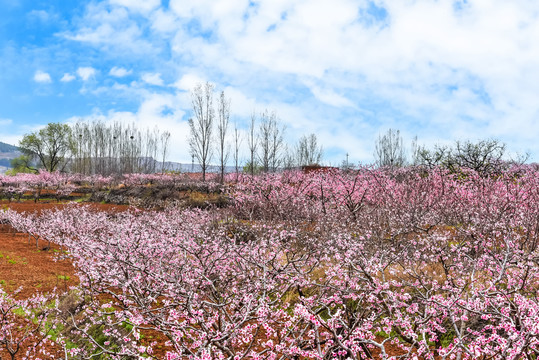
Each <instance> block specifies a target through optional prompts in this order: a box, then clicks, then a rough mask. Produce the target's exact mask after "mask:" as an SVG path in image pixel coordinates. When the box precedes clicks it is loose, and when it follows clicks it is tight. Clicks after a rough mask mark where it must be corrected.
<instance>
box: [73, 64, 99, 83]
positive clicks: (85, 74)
mask: <svg viewBox="0 0 539 360" xmlns="http://www.w3.org/2000/svg"><path fill="white" fill-rule="evenodd" d="M95 74H96V70H95V69H94V68H93V67H89V66H86V67H79V68H78V69H77V75H79V77H80V78H81V79H82V80H83V81H88V80H89V79H91V78H93V77H94V76H95Z"/></svg>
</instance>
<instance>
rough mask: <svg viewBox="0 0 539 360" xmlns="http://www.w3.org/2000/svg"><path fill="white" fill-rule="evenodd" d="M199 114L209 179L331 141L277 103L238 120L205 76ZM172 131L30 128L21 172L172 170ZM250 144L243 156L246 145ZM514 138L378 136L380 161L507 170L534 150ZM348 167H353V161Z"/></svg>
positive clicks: (285, 163) (198, 145)
mask: <svg viewBox="0 0 539 360" xmlns="http://www.w3.org/2000/svg"><path fill="white" fill-rule="evenodd" d="M190 97H191V110H192V117H191V118H190V119H189V120H188V124H189V134H188V145H189V152H190V155H191V156H192V159H193V162H194V161H195V159H196V162H197V163H198V164H199V165H200V168H201V172H202V179H203V180H204V181H205V180H206V173H207V171H208V169H209V166H210V164H216V163H217V165H218V167H219V179H220V181H221V182H223V181H224V176H225V171H226V168H227V166H228V165H229V164H230V161H232V164H233V167H234V170H235V172H236V173H240V172H241V171H243V172H246V173H249V174H251V175H254V174H256V173H259V172H266V173H267V172H275V171H278V170H281V169H291V168H296V167H301V166H305V165H319V164H320V163H321V161H322V158H323V153H324V150H323V147H322V146H321V145H320V144H319V141H318V138H317V136H316V135H315V134H306V135H303V136H301V137H300V139H299V140H298V141H297V142H296V143H295V144H288V143H287V142H286V141H285V138H284V134H285V131H286V126H285V125H284V124H283V123H282V122H281V120H280V119H279V117H278V115H277V113H276V112H275V111H270V110H268V109H265V110H263V111H261V112H257V111H253V112H252V114H251V116H250V119H249V122H248V126H247V128H246V129H240V128H238V125H237V123H236V122H235V121H234V122H233V123H232V122H231V121H230V114H231V101H230V99H229V98H228V97H227V96H226V94H225V92H224V91H220V92H217V91H216V89H215V86H214V85H213V84H211V83H209V82H206V83H199V84H197V85H196V86H195V87H194V88H193V89H192V90H191V92H190ZM170 140H171V134H170V133H169V132H168V131H160V130H159V129H157V128H154V129H152V130H150V129H145V130H141V129H138V128H137V127H136V126H135V125H134V124H128V125H125V124H122V123H120V122H114V123H111V124H109V123H104V122H102V121H91V122H88V121H86V122H85V121H79V122H77V123H75V124H73V125H67V124H60V123H51V124H48V125H47V126H46V127H45V128H44V129H41V130H39V131H36V132H33V133H30V134H26V135H25V136H24V137H23V139H22V140H21V141H20V142H19V148H20V149H21V151H22V153H23V155H22V156H21V157H19V158H16V159H14V160H13V161H12V167H13V168H14V169H13V170H12V172H13V173H16V172H36V171H37V169H38V168H43V169H45V170H47V171H50V172H53V171H62V172H74V173H81V174H85V175H91V174H100V175H104V176H108V175H112V174H129V173H154V172H164V171H166V170H167V166H166V165H167V161H166V160H167V155H168V153H169V146H170ZM244 148H245V149H246V151H247V154H246V156H245V163H244V164H243V165H241V164H242V149H244ZM506 150H507V149H506V145H505V144H504V143H502V142H500V141H499V140H496V139H486V140H479V141H477V142H472V141H456V142H455V143H454V144H453V145H436V146H434V148H431V149H428V148H426V147H425V146H419V145H418V143H417V137H416V138H414V140H413V141H412V144H411V147H410V150H409V151H408V150H407V149H406V146H405V145H404V142H403V139H402V136H401V134H400V131H399V130H394V129H389V130H387V132H385V133H381V134H380V135H379V136H378V138H377V139H376V140H375V150H374V163H375V165H376V166H377V167H403V166H408V165H420V166H425V167H429V168H430V167H433V166H441V167H445V168H447V169H450V170H451V171H456V170H457V169H459V168H463V167H466V168H470V169H473V170H475V171H477V172H479V173H482V174H494V173H498V172H499V171H501V169H502V168H503V167H504V166H506V165H507V164H508V163H509V162H513V163H514V162H520V163H523V162H525V161H526V160H527V158H528V157H527V156H520V157H518V158H517V159H514V160H511V159H509V161H507V151H506ZM343 167H346V168H349V167H350V165H349V164H348V161H346V164H344V163H343Z"/></svg>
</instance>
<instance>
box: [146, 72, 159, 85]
mask: <svg viewBox="0 0 539 360" xmlns="http://www.w3.org/2000/svg"><path fill="white" fill-rule="evenodd" d="M142 81H144V82H145V83H147V84H150V85H156V86H163V85H164V83H163V79H161V74H159V73H146V74H143V75H142Z"/></svg>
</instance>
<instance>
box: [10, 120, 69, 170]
mask: <svg viewBox="0 0 539 360" xmlns="http://www.w3.org/2000/svg"><path fill="white" fill-rule="evenodd" d="M19 147H20V148H21V151H22V152H23V154H24V155H26V156H28V157H30V158H35V159H37V160H38V161H39V163H40V165H41V166H42V167H43V168H44V169H45V170H47V171H50V172H53V171H57V170H60V171H62V170H64V168H65V167H66V165H67V163H68V159H69V157H70V156H71V154H72V153H73V152H74V148H75V142H74V139H73V134H72V130H71V128H70V127H69V125H67V124H60V123H49V124H48V125H47V126H46V127H45V128H44V129H41V130H39V131H38V132H33V133H30V134H26V135H24V137H23V138H22V140H21V141H20V142H19Z"/></svg>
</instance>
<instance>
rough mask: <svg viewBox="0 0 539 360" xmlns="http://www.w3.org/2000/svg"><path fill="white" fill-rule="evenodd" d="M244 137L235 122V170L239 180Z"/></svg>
mask: <svg viewBox="0 0 539 360" xmlns="http://www.w3.org/2000/svg"><path fill="white" fill-rule="evenodd" d="M241 142H242V139H241V137H240V133H239V130H238V125H237V124H236V123H234V153H233V156H234V170H235V172H236V181H237V180H238V174H239V171H240V169H239V157H240V146H241Z"/></svg>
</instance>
